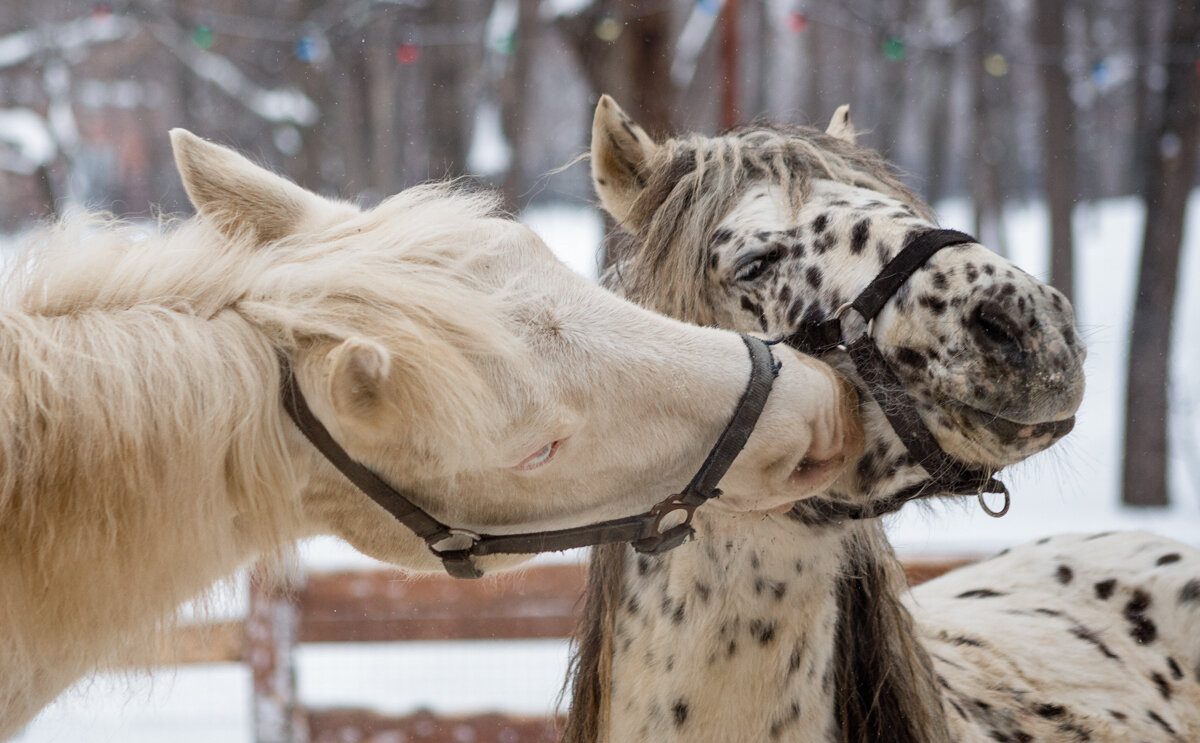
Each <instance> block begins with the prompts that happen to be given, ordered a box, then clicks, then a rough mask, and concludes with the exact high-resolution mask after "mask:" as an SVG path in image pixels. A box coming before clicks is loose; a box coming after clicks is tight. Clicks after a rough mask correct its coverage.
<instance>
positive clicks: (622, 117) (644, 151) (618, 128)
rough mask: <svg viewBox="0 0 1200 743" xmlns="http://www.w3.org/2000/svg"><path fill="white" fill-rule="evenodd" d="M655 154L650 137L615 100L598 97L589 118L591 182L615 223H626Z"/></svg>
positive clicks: (654, 147) (655, 146)
mask: <svg viewBox="0 0 1200 743" xmlns="http://www.w3.org/2000/svg"><path fill="white" fill-rule="evenodd" d="M657 151H658V145H657V144H655V143H654V140H653V139H651V138H650V135H648V134H646V132H645V130H643V129H642V128H641V127H640V126H638V125H637V124H635V123H634V122H633V120H632V119H630V118H629V116H628V115H626V113H625V112H624V111H622V110H621V107H620V106H618V105H617V102H616V101H614V100H613V99H612V98H610V97H608V96H607V95H602V96H600V102H599V103H598V104H596V115H595V117H594V118H593V119H592V180H593V182H594V184H595V186H596V193H597V194H599V195H600V202H601V203H602V204H604V208H605V209H607V210H608V213H609V214H611V215H612V216H613V219H616V220H617V221H618V222H620V223H622V224H626V222H627V220H628V218H629V213H630V211H631V210H632V209H633V203H634V202H635V201H636V200H637V197H638V195H640V194H641V192H642V189H643V188H645V187H646V179H645V167H646V162H647V161H648V160H649V159H650V158H651V157H653V155H654V153H656V152H657ZM626 226H629V225H627V224H626Z"/></svg>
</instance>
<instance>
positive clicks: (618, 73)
mask: <svg viewBox="0 0 1200 743" xmlns="http://www.w3.org/2000/svg"><path fill="white" fill-rule="evenodd" d="M599 5H600V4H593V5H589V6H588V7H587V8H586V9H584V10H583V11H582V12H580V13H579V14H577V15H574V16H570V17H560V18H559V19H558V29H559V31H560V32H561V33H562V35H563V38H564V39H565V40H566V42H567V46H569V47H570V48H571V50H572V51H573V52H574V53H575V56H576V58H577V59H578V60H579V66H580V68H581V69H582V70H583V74H584V77H586V78H587V80H588V82H589V83H591V86H592V91H593V92H594V93H595V94H596V95H597V96H599V95H600V94H601V93H607V94H609V95H611V96H613V97H614V98H616V99H617V102H618V103H620V104H621V108H623V109H625V110H626V111H628V112H629V115H630V116H632V117H633V118H634V119H635V120H636V121H637V122H638V123H639V124H641V125H642V127H643V128H645V129H646V131H648V132H649V133H650V134H651V135H652V136H655V137H662V136H664V135H667V134H671V133H673V132H674V131H675V110H674V102H675V88H674V85H672V83H671V60H672V57H673V50H674V39H673V38H672V37H671V10H670V5H669V4H663V5H662V6H661V9H659V10H655V11H653V12H647V11H646V10H644V9H643V3H641V2H638V1H637V0H620V1H619V2H617V3H616V4H615V7H616V8H617V10H618V14H617V17H616V18H615V19H614V20H616V21H617V23H619V24H621V34H620V36H618V37H617V38H616V40H614V41H605V40H603V39H600V38H598V37H597V36H596V33H595V29H596V27H597V24H599V23H600V22H601V20H602V19H603V18H604V17H605V15H606V13H604V12H603V10H602V8H600V7H598V6H599Z"/></svg>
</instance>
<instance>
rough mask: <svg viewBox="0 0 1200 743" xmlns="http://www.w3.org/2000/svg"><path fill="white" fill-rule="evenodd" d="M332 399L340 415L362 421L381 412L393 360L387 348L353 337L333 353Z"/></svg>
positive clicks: (331, 365) (331, 353) (330, 388)
mask: <svg viewBox="0 0 1200 743" xmlns="http://www.w3.org/2000/svg"><path fill="white" fill-rule="evenodd" d="M328 359H329V362H330V367H331V368H330V371H331V374H330V375H329V399H330V401H331V402H332V403H333V409H334V411H336V412H337V414H338V416H340V417H344V418H350V419H353V420H355V421H358V422H360V423H361V422H363V421H364V420H365V419H369V418H371V417H372V415H373V414H375V413H376V412H378V411H379V403H380V401H381V400H382V398H383V396H384V394H385V393H384V391H383V386H384V383H385V382H386V381H387V378H388V375H389V374H390V373H391V367H392V358H391V356H390V355H389V354H388V351H387V349H386V348H384V347H383V346H381V345H379V344H378V343H376V342H375V341H371V340H367V339H365V338H349V339H347V340H345V341H342V342H341V344H339V345H338V346H337V347H335V348H334V349H333V350H332V351H330V352H329V356H328Z"/></svg>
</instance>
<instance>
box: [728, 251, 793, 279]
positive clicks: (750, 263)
mask: <svg viewBox="0 0 1200 743" xmlns="http://www.w3.org/2000/svg"><path fill="white" fill-rule="evenodd" d="M782 257H783V250H781V249H780V248H778V247H776V248H775V249H773V250H771V251H770V252H769V253H763V254H762V255H760V256H758V257H755V258H750V259H749V260H747V261H745V262H744V263H743V264H742V265H740V266H738V267H737V273H735V274H734V279H736V280H737V281H754V280H755V279H757V278H758V277H759V276H762V274H763V271H766V270H767V269H768V268H770V267H771V266H772V265H774V264H775V263H778V262H779V259H780V258H782Z"/></svg>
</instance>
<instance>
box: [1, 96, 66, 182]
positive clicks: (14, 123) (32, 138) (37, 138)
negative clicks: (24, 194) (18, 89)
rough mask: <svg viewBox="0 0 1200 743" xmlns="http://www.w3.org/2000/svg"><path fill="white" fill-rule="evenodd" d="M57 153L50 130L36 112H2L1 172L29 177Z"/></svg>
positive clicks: (20, 110)
mask: <svg viewBox="0 0 1200 743" xmlns="http://www.w3.org/2000/svg"><path fill="white" fill-rule="evenodd" d="M56 152H58V147H57V146H56V145H55V144H54V137H53V136H52V135H51V134H50V129H49V126H48V125H47V124H46V120H45V119H43V118H42V117H41V115H39V114H38V113H37V112H36V111H33V110H31V109H28V108H3V109H0V170H9V171H12V172H14V173H21V174H22V175H28V174H30V173H32V172H33V171H35V170H37V168H38V166H40V165H45V164H46V163H48V162H50V161H51V160H53V159H54V155H55V153H56Z"/></svg>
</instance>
